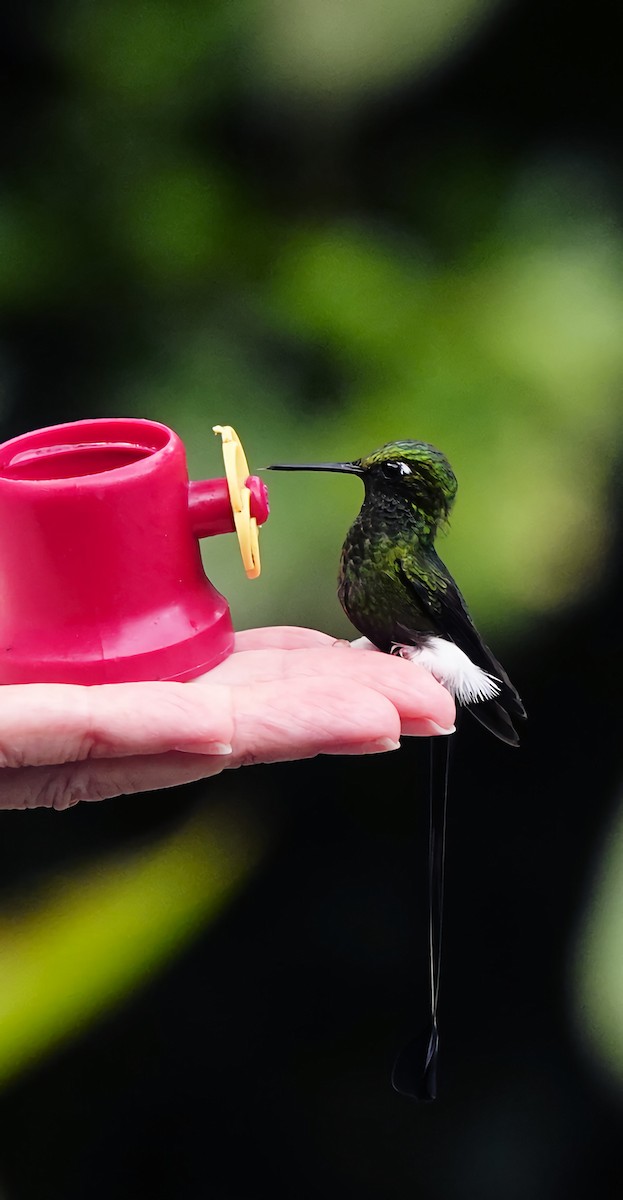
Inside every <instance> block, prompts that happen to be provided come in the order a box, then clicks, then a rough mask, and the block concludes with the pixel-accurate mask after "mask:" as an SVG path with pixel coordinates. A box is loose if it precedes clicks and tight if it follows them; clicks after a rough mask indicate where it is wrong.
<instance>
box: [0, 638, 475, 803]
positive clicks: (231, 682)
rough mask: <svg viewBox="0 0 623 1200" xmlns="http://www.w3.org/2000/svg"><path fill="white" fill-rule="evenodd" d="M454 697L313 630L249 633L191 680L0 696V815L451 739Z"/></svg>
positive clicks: (30, 688)
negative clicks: (405, 740)
mask: <svg viewBox="0 0 623 1200" xmlns="http://www.w3.org/2000/svg"><path fill="white" fill-rule="evenodd" d="M454 715H455V710H454V702H453V700H452V697H451V696H450V694H449V693H448V692H446V691H445V689H444V688H442V687H441V685H440V684H438V683H437V682H436V680H435V679H433V677H432V676H431V675H429V674H428V672H427V671H425V670H424V669H423V668H421V667H419V666H417V665H416V664H414V663H410V662H405V661H404V660H403V659H401V658H396V657H393V656H390V655H386V654H378V653H358V652H357V650H355V649H353V647H352V646H351V645H350V644H349V643H348V642H341V641H336V640H335V639H334V638H331V637H329V636H328V635H327V634H324V633H319V632H317V631H315V630H312V629H299V628H296V627H289V626H283V627H277V628H272V629H270V628H268V629H248V630H246V631H244V632H242V633H239V634H237V635H236V646H235V650H234V653H233V654H231V655H230V657H229V658H227V659H225V661H224V662H222V663H220V664H219V665H218V666H217V667H215V668H214V669H213V670H212V671H210V672H208V673H207V674H206V675H202V676H199V677H198V678H196V679H193V680H190V681H189V682H187V683H172V682H153V683H151V682H146V683H117V684H103V685H97V686H94V687H81V686H77V685H73V684H52V683H50V684H47V683H41V684H38V683H34V684H24V685H8V686H6V687H3V688H0V807H2V808H36V807H39V806H41V807H45V808H56V809H65V808H70V807H71V806H72V805H73V804H77V803H78V802H79V801H80V800H103V799H106V798H108V797H111V796H120V795H127V794H130V793H132V792H141V791H150V790H152V789H157V788H165V787H172V786H174V785H176V784H180V783H188V782H190V781H192V780H196V779H203V778H208V777H209V776H211V775H217V774H219V772H220V771H222V770H224V768H225V767H240V766H248V765H251V764H253V763H260V762H262V763H266V762H279V761H285V760H288V759H298V758H312V757H313V756H315V755H316V754H370V753H375V752H380V751H383V750H390V749H395V748H397V747H398V745H399V742H398V739H399V737H400V735H401V733H402V734H407V735H414V736H416V737H429V736H432V735H435V734H439V733H449V732H452V726H453V722H454Z"/></svg>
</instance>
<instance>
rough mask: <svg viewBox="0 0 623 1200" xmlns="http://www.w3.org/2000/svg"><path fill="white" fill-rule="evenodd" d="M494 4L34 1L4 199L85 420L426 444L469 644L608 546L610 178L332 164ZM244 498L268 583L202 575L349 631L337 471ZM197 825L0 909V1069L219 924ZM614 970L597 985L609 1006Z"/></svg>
mask: <svg viewBox="0 0 623 1200" xmlns="http://www.w3.org/2000/svg"><path fill="white" fill-rule="evenodd" d="M495 8H496V6H495V5H494V4H493V3H486V2H485V0H453V2H452V3H451V4H445V5H439V4H436V3H433V2H432V0H418V2H417V3H412V2H408V0H391V2H389V0H386V2H385V3H384V4H382V5H379V4H373V3H368V2H366V3H365V4H363V3H361V0H350V2H349V3H339V4H338V3H326V2H325V3H317V4H313V3H303V0H296V2H294V0H254V2H251V0H249V2H244V0H234V2H232V0H214V2H213V3H205V2H204V0H184V2H183V3H181V4H176V3H174V2H173V0H103V2H101V3H98V4H95V5H93V4H87V3H83V2H80V0H65V3H64V4H62V5H60V6H58V7H54V8H52V9H49V10H47V11H46V16H45V21H44V23H43V26H42V29H41V30H40V31H39V34H40V36H41V38H42V40H45V45H46V52H47V54H48V55H49V58H50V60H51V62H52V64H53V68H54V72H56V75H55V78H56V77H58V79H60V80H61V81H62V83H61V85H59V86H58V88H57V90H56V91H55V93H54V100H53V102H51V103H50V104H49V106H42V110H41V113H40V116H39V118H38V124H37V125H36V128H35V129H34V132H33V134H32V136H33V142H32V148H31V149H30V150H29V151H28V152H25V153H24V154H23V156H22V157H21V159H20V163H19V169H17V170H16V171H15V172H14V174H13V175H12V176H9V177H8V178H7V182H6V185H5V189H4V192H3V193H2V195H0V303H1V304H2V306H3V308H4V310H5V312H6V313H7V314H8V316H9V318H11V319H12V320H13V321H18V322H19V321H24V322H27V321H28V320H29V319H30V320H32V322H33V325H32V328H33V329H34V330H35V331H36V330H39V329H40V328H41V327H47V325H48V324H51V326H52V328H53V329H56V327H57V324H58V325H60V326H63V323H64V322H65V323H66V327H68V328H71V329H73V328H74V327H75V328H76V329H79V330H81V331H83V334H82V336H83V338H84V342H85V345H86V350H84V357H85V359H86V360H87V367H85V368H84V370H83V374H82V376H81V377H80V380H79V383H80V388H81V389H82V391H81V394H80V396H79V397H78V399H76V397H71V398H70V402H71V403H73V404H76V403H78V402H79V403H81V404H82V405H83V410H82V411H81V412H80V413H79V414H78V415H81V416H89V415H97V412H98V410H99V412H101V413H102V414H113V415H122V414H133V415H139V416H145V417H151V418H153V419H159V420H162V421H164V422H165V423H167V424H170V425H172V426H173V427H174V428H175V429H176V430H177V431H178V432H179V434H180V435H181V436H182V438H183V439H184V441H185V443H186V445H187V448H188V459H189V468H190V474H191V477H193V478H201V477H206V476H214V475H219V474H220V473H221V462H220V451H219V446H218V443H217V442H216V440H215V439H214V437H213V435H212V432H211V428H212V425H214V424H215V423H223V424H227V423H231V424H233V425H234V426H235V427H236V428H237V430H238V432H239V434H240V435H241V437H242V440H243V443H244V445H245V448H246V451H247V454H248V458H249V461H250V465H251V468H252V469H253V470H255V469H257V468H258V467H261V466H262V465H263V464H265V463H268V462H271V461H278V460H286V461H287V460H290V461H294V460H296V459H297V458H299V459H300V460H301V461H303V460H314V459H318V460H327V459H347V458H352V457H358V456H360V455H362V454H366V453H369V452H370V451H372V450H373V449H374V448H375V447H377V446H379V445H380V444H382V443H383V442H385V441H388V440H393V439H402V438H413V439H421V440H426V441H431V442H433V443H435V444H438V445H439V446H440V448H441V449H442V450H443V451H444V452H445V453H446V454H447V455H448V458H449V459H450V461H451V463H452V465H453V467H454V469H455V471H456V474H457V476H458V479H459V494H458V500H457V504H456V506H455V509H454V514H453V527H452V530H451V534H450V536H449V538H448V540H447V541H446V542H445V543H442V544H441V545H440V546H439V549H440V552H441V554H442V556H443V557H444V559H445V560H446V561H447V563H448V566H449V567H450V569H451V570H452V572H453V573H454V574H455V575H456V577H457V579H458V580H459V582H460V585H461V588H462V590H463V591H464V592H465V595H466V597H467V599H468V601H469V603H470V607H471V608H472V610H473V613H474V616H475V617H476V619H477V621H478V624H479V625H480V626H482V628H483V631H484V632H485V634H488V632H489V630H490V629H491V628H492V627H494V626H495V627H498V628H499V629H500V630H503V631H504V633H505V634H506V635H507V636H508V638H511V637H519V636H520V635H521V633H522V631H523V630H524V629H525V628H527V627H529V626H532V625H534V624H536V623H537V622H538V621H539V618H540V617H541V616H542V615H543V614H545V613H551V612H552V611H555V610H557V609H562V608H564V607H565V606H570V605H571V604H573V603H574V602H575V601H576V600H577V598H578V597H579V596H581V594H582V593H583V591H584V590H585V589H587V588H589V587H591V586H593V585H594V584H595V582H596V581H597V580H598V578H599V573H600V571H601V569H602V563H603V561H604V557H605V552H606V551H607V549H608V547H609V545H610V538H611V529H610V525H609V519H608V490H609V485H610V479H611V475H612V472H613V469H614V465H615V462H616V460H617V456H618V455H620V449H621V438H622V430H621V389H622V383H623V339H622V338H621V328H622V323H623V283H622V280H623V271H622V266H623V263H622V258H623V238H622V235H621V230H620V228H619V227H618V226H617V224H616V221H615V220H614V218H613V215H612V211H611V202H610V198H609V195H608V185H607V180H606V178H605V176H604V175H602V173H601V171H600V170H599V168H598V167H595V166H594V164H593V162H592V161H591V160H589V159H588V157H587V156H586V155H581V156H580V155H577V154H575V155H568V156H567V157H565V156H564V154H561V152H560V151H559V149H558V148H556V147H552V148H551V149H548V148H547V147H545V148H543V149H541V151H540V152H539V154H538V155H537V154H536V152H534V153H533V154H531V155H530V154H528V155H523V156H522V155H515V156H514V157H513V156H512V155H511V154H510V153H509V152H507V151H506V150H504V151H501V150H500V149H499V146H498V147H497V148H496V147H495V146H493V147H489V146H487V145H485V144H481V142H480V141H479V138H478V136H474V133H473V131H472V132H469V131H467V132H465V131H463V130H462V129H461V128H457V129H456V130H450V132H449V133H446V136H445V140H444V142H443V144H442V145H436V146H434V147H433V150H432V152H431V151H429V152H426V151H425V150H423V149H422V147H421V146H420V145H419V142H418V136H419V134H418V131H417V130H414V131H413V132H412V141H413V145H412V146H411V145H410V144H409V147H408V149H407V150H406V151H404V150H403V152H402V153H401V154H399V155H398V156H397V157H396V156H394V158H391V159H390V158H388V159H386V160H380V161H379V164H378V174H379V176H382V180H381V183H382V188H380V191H381V193H382V196H383V200H382V202H380V203H379V204H378V205H377V206H376V207H375V205H374V204H372V203H370V204H368V205H366V204H365V203H364V202H363V201H362V200H361V197H360V196H359V195H358V192H357V184H356V181H355V183H353V181H352V179H350V178H349V176H348V165H347V164H348V160H349V154H351V152H352V146H353V143H354V141H355V140H356V138H357V137H361V128H362V127H363V128H364V129H365V125H366V121H367V120H369V119H370V116H371V115H372V106H371V98H372V97H374V98H375V99H378V98H381V99H382V98H385V99H387V97H388V96H390V95H391V93H392V91H393V90H395V89H396V88H397V86H398V85H399V84H401V83H404V82H408V84H409V86H410V87H413V86H414V85H416V84H419V83H421V82H422V80H423V79H424V78H425V77H426V75H427V73H428V72H429V71H430V69H431V68H432V67H434V66H439V65H447V64H448V63H449V62H451V61H452V60H453V58H454V55H455V54H456V51H457V49H458V48H460V47H465V46H466V45H468V44H469V41H470V39H473V38H474V37H475V35H476V33H477V31H478V30H479V28H480V23H481V21H482V20H483V18H484V17H486V16H487V14H488V13H489V12H490V11H494V10H495ZM54 72H53V73H54ZM232 113H234V114H236V113H237V114H238V115H239V116H240V114H241V113H242V114H243V121H246V122H247V126H248V127H249V128H251V129H253V122H254V120H256V119H257V120H258V124H259V126H260V127H262V123H264V126H265V127H275V128H276V129H277V130H278V135H279V136H278V137H277V140H276V145H277V151H275V149H274V147H273V150H272V153H273V156H274V158H275V159H278V158H279V155H280V154H283V155H284V156H285V159H286V161H285V162H284V163H282V162H281V161H279V162H272V163H271V162H270V161H268V160H267V161H266V162H265V161H264V155H263V152H262V150H261V144H260V150H259V151H258V150H257V149H256V151H255V153H256V157H257V159H258V160H259V161H258V162H255V161H254V159H253V154H251V155H250V158H247V159H245V157H244V155H239V154H238V150H237V147H236V145H235V144H234V145H233V146H232V145H230V144H229V142H228V138H227V133H226V130H227V120H228V118H229V119H231V114H232ZM224 131H225V132H224ZM248 142H250V143H252V142H253V135H252V133H251V134H250V135H249V136H248ZM247 149H248V147H247ZM416 160H417V161H416ZM345 164H346V165H345ZM297 171H298V179H297V178H294V180H293V178H292V176H293V175H296V172H297ZM72 322H73V325H72ZM93 330H95V331H96V332H93ZM84 331H86V332H84ZM89 338H90V339H91V340H89ZM35 344H36V343H35ZM75 349H76V347H75V346H74V344H73V343H72V344H71V347H70V351H71V356H73V355H74V350H75ZM78 349H81V350H83V349H84V347H83V346H82V345H80V347H78ZM64 353H65V354H67V351H66V350H65V351H64ZM75 357H76V358H79V355H77V354H76V355H75ZM69 377H70V378H74V377H73V376H72V375H71V373H70V375H69ZM1 400H2V403H3V404H6V405H7V406H8V404H9V402H10V400H11V387H10V382H7V384H6V385H5V387H4V389H3V392H2V395H1ZM46 415H47V417H48V418H49V420H55V419H63V418H62V415H61V414H57V413H56V412H54V413H47V414H46ZM269 487H270V497H271V506H272V512H271V517H270V520H269V522H268V524H267V525H266V527H265V529H264V530H263V531H262V538H261V544H262V554H263V568H264V569H263V574H262V577H261V578H260V580H259V581H258V582H257V583H253V584H249V583H247V582H246V580H245V578H244V574H243V572H242V568H241V565H240V562H239V558H238V553H237V549H236V545H235V540H234V539H233V537H232V538H217V539H214V540H213V541H212V542H206V543H204V545H203V554H204V559H205V564H206V570H207V572H208V574H209V576H210V578H211V579H212V580H213V581H214V582H215V583H216V584H217V586H219V587H220V588H221V590H222V591H223V592H224V593H225V594H226V595H227V597H228V598H229V600H230V603H231V606H232V610H233V615H234V619H235V622H236V624H237V625H238V626H239V627H242V626H249V625H261V624H281V623H294V624H305V625H311V626H316V627H318V628H322V629H326V630H327V631H331V632H334V633H336V634H341V635H345V636H349V634H350V632H351V631H350V628H349V626H348V623H347V622H346V619H345V618H344V617H343V615H342V613H341V611H340V609H339V606H338V603H337V599H336V594H335V589H336V575H337V566H338V558H339V552H340V547H341V543H342V540H343V537H344V534H345V532H346V529H347V527H348V525H349V524H350V521H351V520H352V517H353V515H354V513H355V511H356V509H357V507H358V504H359V500H360V495H361V492H360V488H361V484H360V483H359V482H358V481H356V480H349V479H348V478H341V477H330V476H327V477H325V476H312V475H310V476H305V477H303V476H296V477H294V476H292V477H289V476H282V477H280V476H276V477H271V478H270V479H269ZM235 786H236V785H235V782H234V781H233V780H232V781H231V782H230V787H231V788H232V789H233V788H235ZM63 819H64V820H71V815H70V814H67V815H66V816H65V817H64V818H63ZM220 829H221V827H220V826H219V828H218V829H217V830H215V829H213V828H212V827H211V826H210V825H208V824H207V823H206V824H205V826H204V825H202V826H201V828H200V830H199V832H197V830H196V829H194V828H190V829H183V830H181V832H180V834H179V836H178V837H177V839H175V838H174V839H173V840H172V841H171V842H170V843H168V844H164V845H162V846H160V847H156V848H154V849H153V850H152V851H150V852H148V853H146V854H143V855H139V856H137V858H136V859H135V860H134V861H132V862H131V863H130V862H128V861H126V862H124V863H121V862H113V863H106V864H100V865H98V866H96V867H95V868H89V869H88V870H85V872H84V873H81V874H79V875H77V876H76V877H75V879H73V880H69V881H68V882H67V883H66V884H64V885H61V884H60V883H58V882H54V881H52V882H51V883H50V884H49V890H48V892H47V895H42V896H40V897H37V898H35V900H34V901H33V903H32V906H31V908H30V910H29V911H28V912H26V913H25V914H22V915H20V916H19V917H16V916H15V915H14V914H13V912H12V910H11V909H10V908H5V910H4V913H3V917H2V925H1V926H0V957H1V958H2V961H3V992H2V1000H1V1002H0V1005H1V1014H0V1015H2V1017H3V1030H4V1032H3V1033H2V1040H1V1041H0V1076H2V1077H3V1078H7V1077H8V1076H9V1075H10V1074H12V1073H14V1072H16V1071H17V1070H18V1069H19V1068H20V1067H21V1065H22V1064H24V1063H26V1062H28V1061H32V1060H34V1058H35V1057H36V1056H37V1055H38V1054H41V1053H43V1051H44V1050H45V1049H46V1048H48V1047H49V1046H51V1045H53V1044H55V1043H56V1041H58V1040H59V1039H61V1038H63V1037H66V1036H68V1034H69V1032H70V1030H71V1029H72V1028H74V1027H82V1026H83V1025H84V1024H85V1023H86V1022H87V1021H88V1020H90V1019H93V1017H94V1016H95V1015H96V1014H97V1013H98V1012H100V1011H102V1010H103V1008H104V1007H105V1006H106V1005H107V1004H109V1003H111V1002H112V1001H113V1000H114V1001H116V1000H118V999H119V997H121V996H122V994H123V993H124V991H126V990H127V989H130V988H132V987H134V986H136V985H137V983H138V981H139V979H140V978H141V977H142V976H143V975H144V974H145V973H147V972H149V971H153V970H154V969H156V967H157V965H158V964H159V963H162V962H164V961H165V959H166V957H167V955H169V954H170V953H172V952H173V951H174V948H175V946H177V945H178V944H181V943H182V942H183V940H184V939H185V938H186V937H188V936H191V934H192V932H193V931H194V930H195V929H196V928H197V927H198V926H199V924H201V923H205V922H208V921H209V920H211V919H212V917H213V915H214V914H215V913H216V912H217V911H218V909H219V908H220V906H221V905H222V904H224V903H225V902H226V900H227V897H228V895H229V894H230V892H231V890H232V888H235V887H236V886H237V885H238V884H239V883H240V881H241V880H242V879H243V877H244V875H245V871H246V869H247V866H248V865H249V862H254V861H255V857H256V850H255V845H254V842H253V839H252V837H251V836H250V835H249V839H248V840H247V834H246V831H245V829H243V831H242V842H241V846H240V847H238V848H237V849H234V850H233V851H231V853H230V852H229V851H227V853H226V852H225V851H224V850H223V848H222V845H221V841H220V836H221V834H220ZM227 837H229V834H228V835H227ZM604 944H605V943H604ZM595 952H596V953H597V951H595ZM599 953H600V954H601V958H600V962H603V961H605V959H604V955H603V953H602V952H601V951H600V952H599ZM606 957H607V956H606ZM587 961H588V959H587ZM591 961H592V960H591ZM600 969H601V968H600ZM591 970H592V967H591ZM620 984H621V981H620V979H614V976H612V989H611V993H609V994H611V995H612V996H619V997H620V993H621V986H620ZM42 995H44V996H45V1003H43V1002H42V1000H41V996H42ZM613 1036H614V1035H613ZM617 1036H618V1035H617Z"/></svg>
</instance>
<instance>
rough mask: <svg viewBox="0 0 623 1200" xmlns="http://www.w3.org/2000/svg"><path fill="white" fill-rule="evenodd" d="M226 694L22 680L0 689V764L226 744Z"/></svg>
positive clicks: (168, 686) (170, 686)
mask: <svg viewBox="0 0 623 1200" xmlns="http://www.w3.org/2000/svg"><path fill="white" fill-rule="evenodd" d="M228 700H229V694H228V693H225V692H224V689H222V688H219V690H218V693H217V694H216V695H215V694H214V693H213V694H212V695H210V694H209V693H208V691H207V689H206V690H204V691H203V692H201V693H198V692H196V691H195V690H194V689H192V690H191V689H189V688H188V686H187V685H186V684H183V683H164V682H162V683H126V684H104V685H101V686H97V687H79V686H74V685H71V684H24V685H20V686H11V685H9V686H7V687H4V688H2V689H0V730H1V733H0V766H9V767H16V766H22V765H23V764H26V765H37V764H39V763H40V764H50V763H62V762H73V761H76V760H82V759H86V758H93V757H95V758H97V757H104V758H105V757H110V756H115V755H120V756H121V755H132V754H158V753H163V752H165V751H167V750H172V749H175V748H179V749H182V750H184V749H188V750H193V749H201V750H206V751H207V750H212V752H214V753H217V752H218V751H219V748H221V749H222V748H223V747H227V746H228V745H229V744H230V742H231V736H232V732H233V722H232V714H231V706H230V704H229V703H228Z"/></svg>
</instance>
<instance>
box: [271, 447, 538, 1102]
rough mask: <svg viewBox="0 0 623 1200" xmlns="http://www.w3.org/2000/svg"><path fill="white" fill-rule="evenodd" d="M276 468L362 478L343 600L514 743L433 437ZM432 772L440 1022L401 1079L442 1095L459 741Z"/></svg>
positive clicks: (346, 549) (433, 949)
mask: <svg viewBox="0 0 623 1200" xmlns="http://www.w3.org/2000/svg"><path fill="white" fill-rule="evenodd" d="M267 469H268V470H271V471H331V472H339V473H341V474H347V475H357V476H358V477H359V478H360V479H361V480H362V482H363V485H364V500H363V504H362V506H361V510H360V512H359V514H358V516H357V517H356V518H355V520H354V522H353V524H352V525H351V527H350V529H349V531H348V533H347V535H346V540H345V542H344V545H343V547H342V554H341V559H340V568H339V576H338V597H339V600H340V603H341V605H342V608H343V609H344V612H345V613H346V616H347V617H348V618H349V620H350V621H351V623H352V624H353V625H354V627H355V628H356V629H357V630H358V631H359V633H360V634H362V637H363V639H365V640H366V641H367V642H368V643H371V644H372V646H374V647H376V648H377V649H378V650H381V651H384V652H385V653H388V654H398V655H400V656H401V657H403V658H406V659H409V660H411V661H413V662H416V663H419V664H420V665H421V666H423V667H424V668H425V669H426V670H428V671H430V672H431V674H432V675H433V676H434V677H435V678H436V679H437V680H438V681H439V682H440V683H441V684H443V686H444V687H446V688H447V689H448V690H449V691H450V692H451V693H452V695H453V696H454V698H455V700H456V702H457V704H458V705H459V706H460V707H461V708H464V709H465V710H466V711H467V712H468V713H469V714H471V716H472V717H474V718H475V719H476V720H477V721H478V722H479V723H480V724H481V725H482V726H484V728H485V729H487V730H488V731H489V732H490V733H492V734H493V735H494V736H495V737H497V738H499V739H500V740H501V741H503V742H506V743H507V744H508V745H510V746H518V745H519V735H518V732H517V728H516V721H517V719H522V718H524V717H525V716H526V712H525V709H524V706H523V704H522V701H521V699H520V697H519V695H518V692H517V690H516V689H515V687H514V686H513V684H512V683H511V681H510V679H509V677H508V675H507V673H506V671H505V670H504V668H503V667H502V665H501V664H500V663H499V662H498V660H497V658H495V656H494V655H493V653H492V651H491V650H490V649H489V648H488V646H486V645H485V643H484V641H483V639H482V637H481V636H480V634H479V632H478V630H477V629H476V626H475V625H474V622H473V621H472V618H471V616H470V613H469V610H468V607H467V604H466V602H465V600H464V598H463V596H462V595H461V592H460V591H459V588H458V586H457V584H456V583H455V581H454V579H453V578H452V575H451V574H450V572H449V570H448V568H447V567H446V566H445V564H444V563H443V562H442V560H441V558H440V557H439V555H438V554H437V551H436V549H435V539H436V537H437V534H438V533H439V532H440V531H441V530H443V529H445V528H446V527H447V525H448V521H449V517H450V512H451V510H452V507H453V504H454V501H455V498H456V493H457V487H458V484H457V479H456V475H455V474H454V471H453V469H452V467H451V466H450V463H449V462H448V459H447V458H446V456H445V454H443V453H442V452H441V450H438V449H437V447H436V446H432V445H430V444H429V443H428V442H419V441H396V442H387V443H386V444H385V445H383V446H381V447H380V448H379V449H377V450H374V451H373V452H372V453H371V454H368V455H367V456H366V457H364V458H358V459H355V460H353V461H352V462H333V463H274V464H273V465H272V466H270V467H268V468H267ZM439 741H440V739H434V738H433V739H431V758H430V776H429V846H428V852H429V878H428V884H429V952H430V953H429V957H430V991H431V1005H430V1026H429V1029H428V1030H427V1033H426V1036H425V1038H424V1040H423V1041H422V1039H421V1038H416V1039H415V1040H414V1041H413V1042H412V1043H410V1045H409V1046H407V1047H406V1049H405V1050H404V1051H403V1052H402V1054H401V1055H399V1056H398V1059H397V1060H396V1064H395V1066H394V1073H393V1076H392V1081H393V1084H394V1087H395V1088H396V1089H397V1090H398V1091H401V1092H405V1093H406V1094H408V1095H412V1096H414V1097H415V1098H417V1099H420V1100H432V1099H434V1098H435V1096H436V1091H437V1059H438V1049H439V1036H438V1028H437V1006H438V998H439V974H440V963H441V932H442V914H443V888H444V863H445V841H446V812H447V797H448V774H449V742H448V741H447V740H446V742H445V747H444V750H443V752H444V754H445V763H443V764H440V763H439V762H437V763H436V762H435V755H436V751H435V749H434V744H435V743H436V742H437V743H438V742H439Z"/></svg>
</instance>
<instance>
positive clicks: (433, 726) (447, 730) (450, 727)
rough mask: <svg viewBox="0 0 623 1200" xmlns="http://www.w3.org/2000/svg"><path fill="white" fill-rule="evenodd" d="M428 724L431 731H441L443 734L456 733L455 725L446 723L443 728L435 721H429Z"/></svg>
mask: <svg viewBox="0 0 623 1200" xmlns="http://www.w3.org/2000/svg"><path fill="white" fill-rule="evenodd" d="M428 724H429V725H430V728H431V730H432V731H433V733H441V734H444V735H445V736H447V735H448V734H449V733H456V725H448V727H447V728H445V727H444V726H443V725H437V723H436V721H429V722H428Z"/></svg>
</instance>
